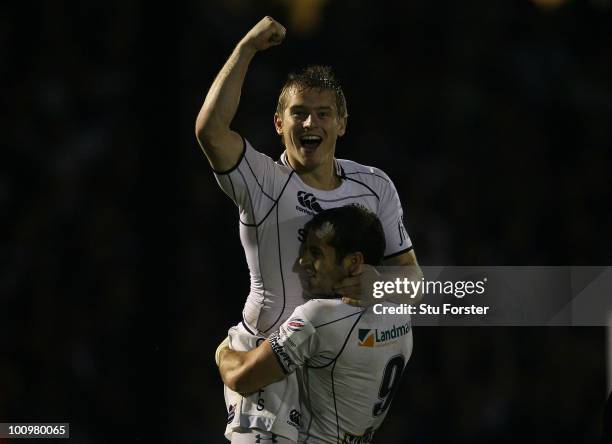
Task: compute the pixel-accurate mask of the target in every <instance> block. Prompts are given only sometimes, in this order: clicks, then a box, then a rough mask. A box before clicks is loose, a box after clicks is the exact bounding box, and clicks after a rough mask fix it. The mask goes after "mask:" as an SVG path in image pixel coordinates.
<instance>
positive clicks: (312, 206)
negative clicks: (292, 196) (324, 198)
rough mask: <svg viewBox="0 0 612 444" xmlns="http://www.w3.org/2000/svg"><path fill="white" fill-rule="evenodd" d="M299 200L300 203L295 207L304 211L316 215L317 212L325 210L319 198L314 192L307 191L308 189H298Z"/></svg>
mask: <svg viewBox="0 0 612 444" xmlns="http://www.w3.org/2000/svg"><path fill="white" fill-rule="evenodd" d="M297 200H298V202H299V204H300V205H296V206H295V209H296V210H298V211H300V212H302V213H306V214H309V215H311V216H314V215H315V214H317V213H320V212H321V211H323V208H321V205H320V204H319V202H317V198H316V197H315V196H314V194H312V193H307V192H306V191H298V192H297Z"/></svg>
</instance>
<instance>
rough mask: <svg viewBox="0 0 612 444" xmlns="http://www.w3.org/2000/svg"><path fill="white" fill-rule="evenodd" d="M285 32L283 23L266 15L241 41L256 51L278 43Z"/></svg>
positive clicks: (282, 38)
mask: <svg viewBox="0 0 612 444" xmlns="http://www.w3.org/2000/svg"><path fill="white" fill-rule="evenodd" d="M286 33H287V30H286V29H285V27H284V26H283V25H281V24H280V23H278V22H277V21H276V20H274V19H273V18H272V17H270V16H266V17H264V18H263V19H261V20H260V21H259V23H257V24H256V25H255V26H253V28H252V29H251V30H250V31H249V32H248V33H247V35H245V36H244V38H243V39H242V43H243V44H245V45H248V46H250V47H251V48H252V49H254V50H256V51H263V50H264V49H268V48H270V47H271V46H276V45H280V44H281V42H282V41H283V40H284V38H285V34H286Z"/></svg>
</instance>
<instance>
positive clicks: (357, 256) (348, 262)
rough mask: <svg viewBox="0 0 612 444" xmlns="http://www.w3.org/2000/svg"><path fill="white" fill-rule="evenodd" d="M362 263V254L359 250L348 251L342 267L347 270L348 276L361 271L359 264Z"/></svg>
mask: <svg viewBox="0 0 612 444" xmlns="http://www.w3.org/2000/svg"><path fill="white" fill-rule="evenodd" d="M362 265H363V254H362V253H361V251H357V252H355V253H350V254H348V255H346V257H345V258H344V269H345V270H346V271H347V272H348V275H349V276H354V275H356V274H359V273H361V266H362Z"/></svg>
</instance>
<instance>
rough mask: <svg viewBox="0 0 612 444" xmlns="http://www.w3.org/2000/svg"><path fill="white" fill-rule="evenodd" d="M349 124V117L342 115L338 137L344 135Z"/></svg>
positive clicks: (339, 121)
mask: <svg viewBox="0 0 612 444" xmlns="http://www.w3.org/2000/svg"><path fill="white" fill-rule="evenodd" d="M347 125H348V117H342V118H340V119H338V137H342V136H344V133H346V126H347Z"/></svg>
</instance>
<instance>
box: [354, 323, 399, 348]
mask: <svg viewBox="0 0 612 444" xmlns="http://www.w3.org/2000/svg"><path fill="white" fill-rule="evenodd" d="M410 328H411V327H410V322H406V323H405V324H404V325H400V326H399V327H396V326H395V325H394V326H393V327H391V328H388V329H386V330H379V329H378V328H375V329H374V330H372V329H370V328H360V329H359V331H358V332H357V334H358V339H359V342H358V343H357V345H359V346H360V347H382V346H385V345H389V344H393V343H394V342H397V340H398V339H399V338H400V337H402V336H404V335H407V334H408V333H410Z"/></svg>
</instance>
